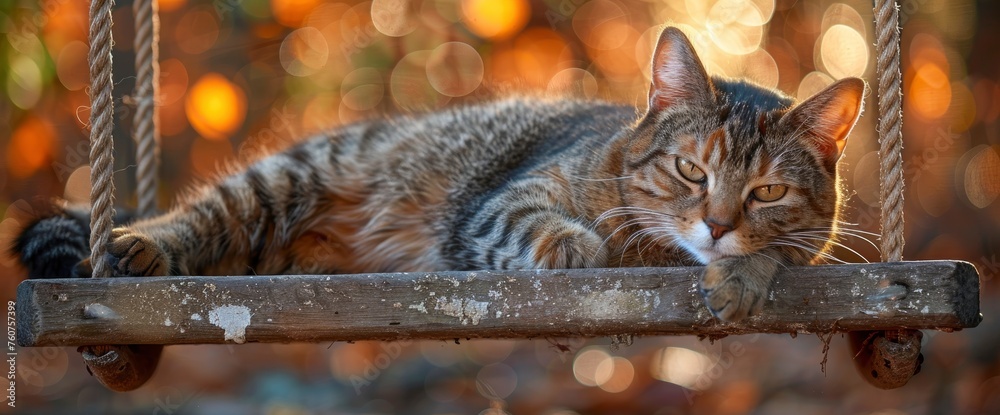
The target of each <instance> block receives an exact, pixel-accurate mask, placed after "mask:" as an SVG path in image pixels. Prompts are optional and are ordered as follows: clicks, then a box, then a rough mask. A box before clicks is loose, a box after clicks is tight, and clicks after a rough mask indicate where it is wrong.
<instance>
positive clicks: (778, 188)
mask: <svg viewBox="0 0 1000 415" xmlns="http://www.w3.org/2000/svg"><path fill="white" fill-rule="evenodd" d="M787 192H788V186H785V185H783V184H769V185H767V186H761V187H758V188H756V189H753V198H754V199H757V200H759V201H761V202H774V201H776V200H778V199H781V198H782V197H784V196H785V193H787Z"/></svg>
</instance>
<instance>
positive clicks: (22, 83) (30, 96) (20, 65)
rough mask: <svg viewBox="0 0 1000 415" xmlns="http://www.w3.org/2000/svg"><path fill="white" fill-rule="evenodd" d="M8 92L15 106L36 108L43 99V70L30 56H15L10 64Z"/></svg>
mask: <svg viewBox="0 0 1000 415" xmlns="http://www.w3.org/2000/svg"><path fill="white" fill-rule="evenodd" d="M9 71H10V73H9V75H8V78H7V91H8V93H9V94H10V98H11V101H13V102H14V105H17V106H18V107H20V108H22V109H29V108H31V107H34V106H35V104H36V103H38V100H39V99H40V98H41V97H42V70H41V69H40V68H39V67H38V64H37V63H35V61H34V60H32V59H31V58H30V57H29V56H28V55H15V56H14V59H13V61H11V63H10V68H9Z"/></svg>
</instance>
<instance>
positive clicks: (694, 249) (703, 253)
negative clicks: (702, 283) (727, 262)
mask: <svg viewBox="0 0 1000 415" xmlns="http://www.w3.org/2000/svg"><path fill="white" fill-rule="evenodd" d="M720 242H721V243H716V244H703V245H700V246H699V245H697V244H692V243H688V242H686V241H685V242H682V243H681V246H682V247H683V248H684V250H685V251H687V252H688V253H689V254H691V256H693V257H694V259H695V260H697V261H698V262H700V263H701V264H702V265H708V263H710V262H712V261H716V260H719V259H722V258H729V257H734V256H742V255H746V254H747V252H743V251H742V250H740V249H739V248H737V247H735V246H733V245H734V244H733V243H731V242H730V241H720ZM705 245H708V246H705Z"/></svg>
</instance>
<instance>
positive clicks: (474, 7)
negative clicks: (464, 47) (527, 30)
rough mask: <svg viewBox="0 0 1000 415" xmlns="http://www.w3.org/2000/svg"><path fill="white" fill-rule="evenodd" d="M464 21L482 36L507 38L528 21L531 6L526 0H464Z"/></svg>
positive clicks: (470, 28) (495, 38)
mask: <svg viewBox="0 0 1000 415" xmlns="http://www.w3.org/2000/svg"><path fill="white" fill-rule="evenodd" d="M462 14H463V15H464V17H465V19H464V23H465V25H466V26H467V27H468V28H469V30H472V32H473V33H475V34H476V35H479V36H480V37H483V38H487V39H492V40H503V39H507V38H509V37H511V36H513V35H514V34H516V33H517V32H518V31H520V30H521V28H523V27H524V25H525V24H527V23H528V17H529V16H530V14H531V6H530V5H528V2H527V1H525V0H463V1H462Z"/></svg>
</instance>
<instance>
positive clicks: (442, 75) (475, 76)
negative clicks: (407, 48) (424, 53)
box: [427, 42, 483, 97]
mask: <svg viewBox="0 0 1000 415" xmlns="http://www.w3.org/2000/svg"><path fill="white" fill-rule="evenodd" d="M427 80H428V81H429V82H430V84H431V86H432V87H434V89H435V90H436V91H437V92H440V93H441V94H443V95H447V96H450V97H460V96H463V95H468V94H469V93H471V92H472V91H474V90H475V89H476V88H478V87H479V84H481V83H482V82H483V58H482V57H480V56H479V53H478V52H476V50H475V49H473V48H472V46H469V44H467V43H462V42H448V43H444V44H442V45H441V46H438V47H437V48H434V51H433V52H431V55H430V57H429V58H428V60H427Z"/></svg>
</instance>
